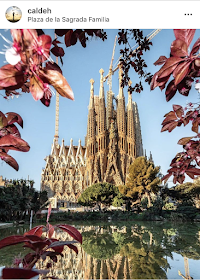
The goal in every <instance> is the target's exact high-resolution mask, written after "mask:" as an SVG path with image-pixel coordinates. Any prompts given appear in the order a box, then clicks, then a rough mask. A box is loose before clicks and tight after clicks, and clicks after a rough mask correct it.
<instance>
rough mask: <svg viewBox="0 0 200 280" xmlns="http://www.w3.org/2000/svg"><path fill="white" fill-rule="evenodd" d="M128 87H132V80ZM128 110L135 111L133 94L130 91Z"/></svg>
mask: <svg viewBox="0 0 200 280" xmlns="http://www.w3.org/2000/svg"><path fill="white" fill-rule="evenodd" d="M128 85H129V86H131V85H132V82H131V80H130V81H129V82H128ZM127 109H128V110H133V104H132V94H131V92H130V91H128V106H127Z"/></svg>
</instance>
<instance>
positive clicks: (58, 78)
mask: <svg viewBox="0 0 200 280" xmlns="http://www.w3.org/2000/svg"><path fill="white" fill-rule="evenodd" d="M40 74H41V77H44V78H45V79H47V81H48V83H49V84H50V85H52V86H53V87H54V88H55V90H56V91H57V92H58V93H59V94H60V95H61V96H63V97H66V98H69V99H71V100H74V94H73V92H72V89H71V87H70V85H69V84H68V82H67V81H66V79H65V78H64V77H63V75H62V74H61V73H60V72H58V71H55V70H48V69H44V71H40Z"/></svg>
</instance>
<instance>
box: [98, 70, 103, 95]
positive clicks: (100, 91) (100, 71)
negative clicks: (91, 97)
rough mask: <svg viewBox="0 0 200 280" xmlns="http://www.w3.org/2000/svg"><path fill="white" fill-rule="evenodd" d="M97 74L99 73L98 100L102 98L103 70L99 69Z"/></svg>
mask: <svg viewBox="0 0 200 280" xmlns="http://www.w3.org/2000/svg"><path fill="white" fill-rule="evenodd" d="M99 73H100V75H101V76H100V89H99V98H103V97H104V87H103V73H104V70H103V69H102V68H101V69H100V70H99Z"/></svg>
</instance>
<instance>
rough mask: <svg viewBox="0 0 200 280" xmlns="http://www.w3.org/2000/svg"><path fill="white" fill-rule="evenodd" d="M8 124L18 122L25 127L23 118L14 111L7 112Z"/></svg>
mask: <svg viewBox="0 0 200 280" xmlns="http://www.w3.org/2000/svg"><path fill="white" fill-rule="evenodd" d="M6 117H7V120H8V124H13V123H15V122H16V123H18V124H19V125H20V126H21V127H22V128H23V120H22V118H21V116H20V115H18V114H17V113H13V112H8V113H6Z"/></svg>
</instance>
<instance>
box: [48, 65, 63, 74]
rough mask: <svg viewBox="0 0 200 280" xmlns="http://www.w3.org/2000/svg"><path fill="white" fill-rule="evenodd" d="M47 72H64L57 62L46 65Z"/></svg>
mask: <svg viewBox="0 0 200 280" xmlns="http://www.w3.org/2000/svg"><path fill="white" fill-rule="evenodd" d="M45 68H46V69H47V70H56V71H58V72H60V73H61V74H62V70H61V68H60V67H59V66H58V64H56V63H55V62H54V63H52V62H47V63H46V67H45Z"/></svg>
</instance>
